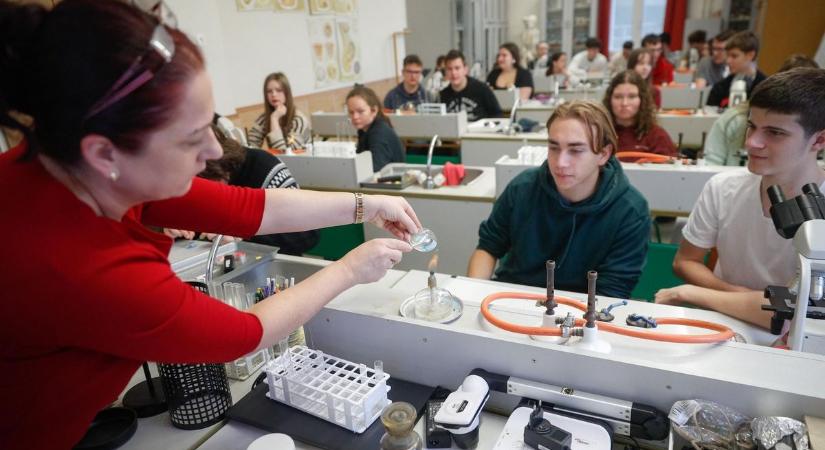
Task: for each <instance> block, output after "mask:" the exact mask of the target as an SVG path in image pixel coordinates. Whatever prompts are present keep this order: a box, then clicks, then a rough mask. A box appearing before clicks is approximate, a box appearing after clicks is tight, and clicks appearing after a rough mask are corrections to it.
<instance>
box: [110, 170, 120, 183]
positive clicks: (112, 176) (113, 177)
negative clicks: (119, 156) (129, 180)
mask: <svg viewBox="0 0 825 450" xmlns="http://www.w3.org/2000/svg"><path fill="white" fill-rule="evenodd" d="M119 176H120V175H119V174H118V173H117V170H113V171H111V172H109V178H111V179H112V181H117V179H118V177H119Z"/></svg>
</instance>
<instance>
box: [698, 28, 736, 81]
mask: <svg viewBox="0 0 825 450" xmlns="http://www.w3.org/2000/svg"><path fill="white" fill-rule="evenodd" d="M731 36H733V32H732V31H730V30H725V31H723V32H721V33H719V34H717V35H716V36H714V37H713V40H712V41H711V43H710V55H708V56H705V57H703V58H702V59H700V60H699V65H697V66H696V73H694V81H695V82H696V89H702V88H704V87H705V86H713V85H714V84H716V83H718V82H720V81H722V80H724V79H725V77H726V76H728V65H727V64H726V63H725V55H726V54H725V44H726V43H727V41H728V39H730V37H731Z"/></svg>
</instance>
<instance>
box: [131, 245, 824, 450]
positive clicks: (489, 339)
mask: <svg viewBox="0 0 825 450" xmlns="http://www.w3.org/2000/svg"><path fill="white" fill-rule="evenodd" d="M275 262H280V263H282V264H288V265H292V266H295V267H296V269H295V271H296V272H300V273H303V274H308V273H311V272H312V271H314V270H318V269H320V268H321V267H323V266H324V265H325V264H326V263H325V262H323V261H317V260H311V259H306V258H298V257H289V256H281V255H277V256H276V257H275ZM267 264H269V263H267ZM297 266H305V267H303V268H302V269H300V270H299V269H297ZM427 278H428V273H427V272H425V271H422V270H409V271H399V270H391V271H389V272H388V274H387V275H386V276H385V277H384V278H383V279H382V280H380V281H378V282H376V283H371V284H368V285H361V286H355V287H353V288H351V289H349V290H347V291H345V292H343V293H342V294H341V295H339V296H338V297H336V298H335V299H333V300H332V301H331V302H330V303H329V304H328V305H327V306H326V307H325V308H323V309H322V310H321V311H320V312H319V313H318V314H317V315H316V316H315V317H314V318H313V319H311V320H310V321H309V322H308V323H307V324H306V325H305V329H306V333H307V342H308V345H309V346H310V347H311V348H315V349H319V350H322V351H324V352H325V353H326V354H329V355H334V356H336V357H340V358H343V359H347V360H349V361H354V362H364V363H366V362H372V361H374V360H376V359H381V360H382V361H383V363H384V370H385V371H386V372H387V373H388V374H390V376H391V377H394V378H397V379H402V380H407V381H411V382H416V383H421V384H424V385H427V386H436V385H441V386H444V387H446V388H448V389H455V388H456V387H457V386H458V385H459V384H460V383H461V381H462V380H463V379H464V377H465V376H466V375H467V374H468V373H469V371H470V370H472V369H474V368H483V369H485V370H489V371H491V372H495V373H500V374H504V375H507V376H513V377H519V378H523V379H526V380H534V381H536V382H538V383H547V384H553V385H557V386H565V387H569V388H571V389H574V390H576V391H577V392H585V393H592V394H599V395H605V396H610V397H613V398H617V399H623V400H626V401H632V402H640V403H644V404H648V405H651V406H654V407H656V408H658V409H659V410H661V411H664V412H667V411H669V408H670V405H672V403H673V402H674V401H676V400H680V399H686V398H707V399H711V400H715V401H717V402H720V403H723V404H726V405H728V406H730V407H733V408H736V409H739V410H740V411H742V412H743V413H745V414H749V415H752V416H756V415H784V416H789V417H797V418H799V419H801V418H802V416H804V415H814V416H820V417H821V416H823V415H825V391H823V390H822V389H820V388H819V382H820V381H821V380H820V379H819V378H821V376H820V374H821V373H823V370H825V357H823V356H821V355H815V354H806V353H798V352H792V351H786V350H778V349H772V348H769V347H766V345H769V344H770V343H771V342H772V341H773V340H774V339H775V336H773V335H771V334H769V333H768V332H766V331H764V330H760V329H756V328H754V327H752V326H750V325H748V324H746V323H744V322H741V321H739V320H736V319H732V318H730V317H727V316H724V315H722V314H719V313H716V312H712V311H704V310H698V309H686V308H680V307H675V306H668V305H658V304H652V303H646V302H636V301H629V302H628V303H629V304H628V305H627V306H623V307H619V308H617V309H614V310H613V313H614V314H615V316H616V319H617V322H618V323H622V322H623V321H624V319H625V318H626V317H627V316H628V315H629V314H630V313H639V314H642V315H646V316H647V315H650V316H655V317H663V316H665V317H688V318H693V319H700V320H706V321H711V322H715V323H720V324H723V325H726V326H728V327H730V328H731V329H732V330H733V331H735V332H736V333H738V334H740V335H741V336H742V337H743V338H744V340H746V341H747V342H748V343H747V344H746V343H741V342H732V341H726V342H723V343H718V344H677V343H660V342H655V341H647V340H638V339H632V338H629V337H626V336H619V335H614V334H609V333H605V332H601V334H600V336H602V338H603V339H604V340H605V341H607V342H609V343H610V345H611V346H612V349H611V351H610V352H609V353H601V352H596V351H593V350H589V349H586V348H582V347H579V346H577V344H576V342H575V341H574V342H567V343H565V342H562V341H560V340H559V339H556V338H550V341H549V342H548V341H546V340H545V339H541V338H532V337H528V336H524V335H519V334H514V333H511V332H509V331H504V330H501V329H498V328H496V327H494V326H492V325H491V324H490V323H489V322H487V321H486V320H485V319H484V318H482V316H481V314H480V306H481V302H482V300H483V299H484V298H485V297H486V296H488V295H490V294H492V293H496V292H501V291H512V292H523V293H532V294H543V293H544V292H545V289H543V288H535V287H527V286H519V285H512V284H506V283H499V282H495V281H489V280H476V279H469V278H465V277H457V276H451V275H449V274H445V273H437V274H436V280H437V283H438V286H439V287H442V288H445V289H447V290H449V291H450V292H452V293H453V294H454V295H456V296H457V297H459V298H461V299H462V301H463V304H464V308H463V314H462V316H461V317H459V318H458V319H457V320H455V321H454V322H452V323H448V324H438V323H431V322H423V321H419V320H413V319H405V318H403V317H401V316H400V315H399V313H398V311H399V308H400V305H401V303H402V302H403V301H404V300H405V299H407V298H409V297H411V296H412V295H414V294H415V293H416V292H418V291H419V290H421V289H423V288H425V287H426V286H427ZM299 281H300V280H299ZM556 295H557V296H565V297H569V298H571V299H573V300H574V301H584V299H585V298H586V295H584V294H580V293H572V292H564V291H559V290H557V291H556ZM615 301H616V299H611V298H605V297H599V298H598V300H597V302H598V308H602V307H604V306H606V305H607V304H610V303H613V302H615ZM492 309H493V311H494V313H495V314H496V315H497V316H498V317H499V318H502V319H504V320H508V321H511V322H518V323H522V324H531V323H535V324H536V325H538V324H539V323H540V322H541V320H542V316H543V313H544V308H543V307H541V308H537V307H536V306H535V301H502V302H501V303H500V304H498V303H497V304H496V305H495V306H493V307H492ZM568 311H575V313H576V314H577V315H578V314H580V311H578V310H576V309H573V308H571V307H569V306H564V305H560V306H559V307H558V311H557V314H559V315H562V316H563V315H564V314H565V313H566V312H568ZM663 331H667V332H672V333H680V334H693V333H696V332H697V331H696V330H694V329H689V328H687V327H684V326H682V325H670V326H665V330H663ZM141 378H142V373H139V374H137V375H136V376H135V377H134V379H133V383H134V382H136V381H139V380H140V379H141ZM253 378H255V374H253V376H252V377H250V378H249V379H248V380H247V381H244V382H233V383H231V389H232V394H233V398H234V400H235V401H236V402H237V401H238V400H240V398H241V397H242V396H243V395H244V394H245V393H246V392H248V390H249V383H250V381H249V380H251V379H253ZM508 397H512V396H504V395H503V394H499V393H494V396H493V398H491V400H490V403H489V404H488V406H489V409H490V410H507V405H508V404H512V403H513V399H512V398H508ZM505 420H506V419H505V417H503V416H498V415H496V414H493V413H491V412H485V413H483V418H482V425H481V428H480V433H481V445H479V447H478V448H480V449H484V448H491V447H492V445H493V444H494V443H495V442H496V440H497V438H498V434H499V433H500V431H501V429H502V427H503V423H504V422H505ZM417 429H418V431H419V433H420V434H421V435H422V436H423V430H422V425H421V423H419V424H418V425H417ZM265 433H266V431H264V430H261V429H256V428H253V427H249V426H247V425H244V424H242V423H239V422H235V421H229V422H227V423H224V424H218V425H215V426H212V427H209V428H207V429H204V430H197V431H183V430H178V429H175V428H174V427H173V426H172V425H171V424H170V422H169V420H168V416H167V415H166V414H161V415H159V416H156V417H154V418H149V419H141V420H140V421H139V426H138V431H137V433H136V434H135V436H134V437H133V438H132V439H131V440H130V441H129V442H128V443H127V444H126V446H125V447H123V448H159V449H189V448H201V449H207V450H211V449H217V448H222V449H245V448H246V446H247V445H248V444H249V443H250V442H252V441H253V440H254V439H255V438H257V437H258V436H260V435H262V434H265ZM296 444H297V447H296V448H298V449H313V448H314V447H311V446H307V445H305V444H302V443H296Z"/></svg>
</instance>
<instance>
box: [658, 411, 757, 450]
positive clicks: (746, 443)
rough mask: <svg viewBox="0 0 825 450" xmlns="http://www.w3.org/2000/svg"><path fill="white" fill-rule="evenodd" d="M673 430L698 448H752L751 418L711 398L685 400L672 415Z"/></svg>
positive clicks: (671, 412)
mask: <svg viewBox="0 0 825 450" xmlns="http://www.w3.org/2000/svg"><path fill="white" fill-rule="evenodd" d="M668 418H669V419H670V421H671V423H672V424H673V431H674V432H676V433H677V434H679V435H680V436H681V437H682V438H684V439H685V440H687V441H688V442H690V443H691V445H693V447H694V448H696V449H751V448H754V445H753V439H752V435H751V429H750V422H751V418H750V417H748V416H746V415H744V414H742V413H740V412H739V411H737V410H735V409H733V408H729V407H727V406H725V405H720V404H718V403H716V402H712V401H710V400H700V399H697V400H681V401H678V402H676V403H674V404H673V407H671V409H670V414H669V415H668Z"/></svg>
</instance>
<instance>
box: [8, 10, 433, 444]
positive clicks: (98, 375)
mask: <svg viewBox="0 0 825 450" xmlns="http://www.w3.org/2000/svg"><path fill="white" fill-rule="evenodd" d="M0 16H1V17H5V18H8V19H9V23H13V24H15V25H14V26H13V27H12V28H13V29H12V30H8V31H7V30H3V31H4V32H5V31H7V32H6V33H3V32H0V36H3V38H2V43H3V45H4V47H5V48H6V49H7V51H8V53H7V55H12V56H11V57H7V58H2V59H0V73H3V74H4V77H3V78H2V80H0V83H3V84H4V85H3V86H0V121H1V122H2V123H3V124H4V125H7V126H10V127H13V128H16V129H18V130H20V131H22V132H23V133H24V135H25V136H26V141H27V142H28V143H29V145H28V147H21V148H18V149H16V150H13V151H11V152H8V153H5V154H3V155H0V189H2V191H3V192H4V195H3V196H0V210H2V211H4V212H5V214H4V218H3V220H2V221H0V232H1V233H3V235H4V236H7V237H9V239H7V242H6V246H5V251H4V258H3V263H2V266H0V273H2V275H0V282H2V285H3V286H4V287H5V288H6V294H5V295H4V296H3V298H2V300H0V320H2V322H3V323H4V326H3V327H1V328H0V341H2V342H4V344H5V345H3V346H2V348H0V398H2V399H3V401H2V405H1V406H0V416H2V417H3V420H2V421H0V448H3V449H17V448H26V449H41V448H43V449H45V448H49V449H55V448H58V449H61V448H64V449H67V448H71V447H72V446H73V445H74V444H76V443H77V442H78V440H80V438H81V437H82V436H83V434H84V433H85V431H86V428H87V426H88V425H89V423H90V421H91V420H92V418H93V417H94V415H95V413H96V412H97V411H98V410H100V409H102V408H104V407H106V406H107V405H109V404H110V403H111V402H113V401H114V400H115V399H116V398H117V396H118V394H119V393H120V392H121V391H122V390H123V389H124V388H125V386H126V383H127V382H128V381H129V379H130V378H131V376H132V375H133V374H134V372H135V370H136V369H137V368H138V366H139V365H140V364H141V362H143V361H147V360H151V361H160V362H169V363H193V362H223V361H230V360H232V359H235V358H238V357H240V356H243V355H244V354H246V353H249V352H251V351H254V350H256V349H260V348H264V347H268V346H271V345H273V344H274V343H275V342H277V340H278V339H280V338H281V337H283V336H286V335H287V334H288V333H289V331H290V330H293V329H295V328H296V327H298V326H299V325H301V324H302V323H304V322H306V321H307V320H309V318H310V317H311V316H312V315H313V314H314V313H315V312H317V311H318V310H319V309H320V308H321V307H323V306H324V305H325V304H326V303H327V302H328V301H330V300H331V299H332V298H334V297H335V296H336V295H338V294H339V293H340V292H342V291H343V290H345V289H348V288H349V287H351V286H353V285H354V284H357V283H364V282H371V281H376V280H378V279H380V278H381V277H382V276H383V275H384V273H386V270H387V269H389V268H390V267H392V266H393V265H394V264H395V263H397V262H398V261H399V260H400V258H401V256H402V253H403V252H407V251H410V250H411V248H410V246H409V244H408V243H406V242H403V241H401V240H398V239H376V240H372V241H370V242H367V243H365V244H363V245H361V246H359V247H358V248H356V249H354V250H353V251H351V252H350V253H348V254H347V255H345V256H344V257H343V258H342V259H340V260H339V261H337V262H335V263H333V264H330V265H329V266H327V267H325V268H323V269H322V270H320V271H319V272H317V273H316V274H314V275H312V276H310V277H309V278H307V279H306V280H304V281H303V282H301V283H299V284H297V285H296V286H295V287H294V288H292V289H289V290H287V291H285V292H282V293H280V294H279V296H278V297H279V298H278V300H277V301H271V300H264V301H262V302H260V303H257V304H256V305H254V306H253V307H252V308H251V309H250V310H249V312H241V311H238V310H235V309H233V308H231V307H229V306H227V305H224V304H223V303H221V302H219V301H217V300H215V299H212V298H209V297H208V296H206V295H203V294H200V293H198V292H196V291H195V290H194V289H192V288H191V287H189V286H188V285H187V284H185V283H184V282H183V281H181V280H179V279H178V278H177V277H176V276H175V274H174V273H173V272H172V270H171V268H170V267H169V263H168V261H167V253H168V250H169V247H170V244H171V240H170V239H169V238H168V237H165V236H163V235H162V234H159V233H155V232H153V231H150V230H149V229H148V228H146V225H156V226H166V227H173V228H181V229H198V230H203V231H207V232H214V233H226V234H231V235H238V236H250V235H254V234H272V233H279V232H289V231H298V230H304V229H311V228H318V227H325V226H331V225H340V224H345V223H352V222H353V221H355V222H361V221H371V222H373V223H375V224H377V225H379V226H382V227H383V228H385V229H387V230H388V231H390V232H391V233H393V234H394V235H395V236H396V237H398V238H400V239H407V238H408V237H409V234H410V233H412V232H416V231H417V230H418V229H419V227H420V224H419V222H418V219H417V218H416V216H415V213H414V212H413V210H412V208H410V206H409V204H407V203H406V202H405V201H404V200H403V199H401V198H400V197H396V198H392V197H384V196H359V195H356V196H353V194H348V193H317V192H311V191H301V190H294V189H268V190H266V191H264V190H257V189H244V188H238V187H230V186H222V185H220V184H216V183H213V182H209V181H205V180H193V179H194V177H195V175H196V174H197V173H199V172H200V171H202V170H203V169H204V166H205V162H206V161H207V160H209V159H216V158H218V157H220V154H221V150H220V146H219V145H218V143H217V141H216V140H215V136H214V135H213V134H212V131H211V128H210V126H209V125H210V124H211V121H212V117H213V114H214V112H213V107H212V104H213V100H212V91H211V86H210V82H209V78H208V76H207V75H206V72H205V70H204V65H203V57H202V56H201V54H200V52H199V50H198V49H197V47H196V46H195V45H194V44H193V43H192V42H191V41H190V40H189V39H188V38H186V36H185V35H184V34H183V33H181V32H179V31H177V30H175V29H172V28H169V27H166V26H165V25H162V24H160V23H159V22H158V19H157V18H155V17H153V16H151V15H149V14H146V13H143V12H141V11H140V10H139V9H137V8H135V7H133V6H130V5H128V4H127V3H125V2H99V1H96V0H65V1H63V2H60V3H59V4H58V5H57V6H55V7H54V8H53V9H51V10H50V11H47V10H46V9H45V8H42V7H40V6H36V5H26V6H21V5H17V4H12V3H9V2H6V1H3V0H0ZM81 30H82V31H83V32H79V31H81ZM6 35H14V36H16V38H15V39H9V38H7V37H6ZM101 43H106V45H103V44H101ZM12 111H14V113H12ZM17 113H23V114H26V115H28V116H31V117H32V118H33V121H34V124H35V125H36V127H34V129H31V128H29V127H26V126H24V125H22V124H20V123H19V122H17V121H16V120H15V118H14V117H17V116H16V114H17ZM282 211H287V212H288V214H281V213H279V212H282Z"/></svg>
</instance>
